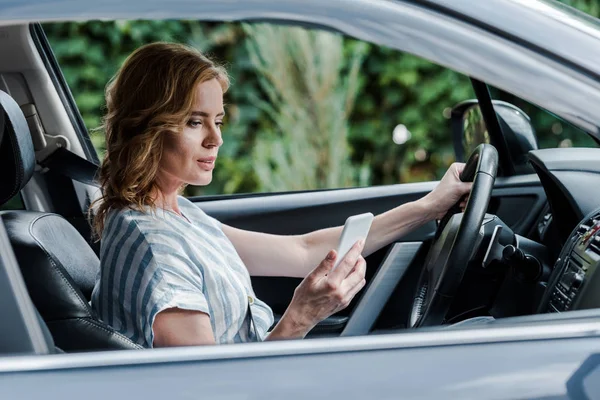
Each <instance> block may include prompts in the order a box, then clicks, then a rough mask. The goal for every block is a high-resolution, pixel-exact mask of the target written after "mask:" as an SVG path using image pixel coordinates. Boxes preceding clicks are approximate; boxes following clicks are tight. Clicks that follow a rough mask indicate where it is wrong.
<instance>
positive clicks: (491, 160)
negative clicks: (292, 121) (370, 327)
mask: <svg viewBox="0 0 600 400" xmlns="http://www.w3.org/2000/svg"><path fill="white" fill-rule="evenodd" d="M497 170H498V152H497V151H496V149H495V148H494V146H492V145H489V144H482V145H479V146H478V147H477V148H476V149H475V151H474V152H473V154H471V156H470V157H469V160H468V161H467V164H466V165H465V169H464V170H463V172H462V174H461V175H460V179H461V181H463V182H473V187H472V188H471V194H470V196H469V200H468V202H467V206H466V208H465V212H464V213H462V212H460V208H459V207H458V204H457V205H455V206H454V207H452V208H451V209H450V210H449V211H448V213H447V214H446V215H445V216H444V218H443V219H442V220H441V222H440V224H439V225H438V229H437V232H436V235H435V239H434V242H433V244H432V245H431V248H430V249H429V253H428V254H427V258H426V261H425V268H423V270H422V271H421V276H420V277H419V283H418V285H417V291H416V293H415V297H414V300H413V305H412V310H411V313H410V320H409V323H408V324H409V327H411V328H416V327H419V326H433V325H441V324H442V323H443V322H444V321H445V319H446V314H447V313H448V309H449V308H450V305H451V303H452V300H453V299H454V296H455V295H456V292H457V290H458V287H459V285H460V283H461V282H462V279H463V276H464V273H465V270H466V268H467V264H468V262H469V260H470V259H471V257H472V256H473V254H475V251H476V249H477V248H478V247H479V243H480V240H481V235H480V229H481V223H482V222H483V218H484V216H485V213H486V210H487V207H488V203H489V201H490V197H491V195H492V189H493V187H494V181H495V180H496V172H497Z"/></svg>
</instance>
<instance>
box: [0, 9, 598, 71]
mask: <svg viewBox="0 0 600 400" xmlns="http://www.w3.org/2000/svg"><path fill="white" fill-rule="evenodd" d="M397 2H404V3H411V4H415V5H418V6H421V7H426V8H431V9H436V10H438V11H441V12H444V13H447V14H450V15H453V16H456V17H458V18H460V19H464V20H468V21H469V22H471V23H474V24H476V25H479V26H485V27H487V28H488V29H492V30H494V31H496V32H497V33H500V34H502V35H505V36H507V37H510V38H512V39H517V41H519V42H521V43H527V44H528V45H530V46H533V47H536V48H537V49H538V50H542V51H547V52H552V53H554V54H556V55H558V56H560V57H561V58H562V59H563V60H565V61H568V62H570V63H574V64H577V66H578V67H579V68H584V69H586V70H587V72H588V73H589V74H592V75H594V76H595V78H599V77H600V52H598V51H597V49H598V46H599V45H600V22H599V20H597V19H595V18H592V17H590V16H588V15H586V14H585V13H582V12H579V11H578V10H575V9H574V8H572V7H569V6H566V5H564V4H562V3H559V2H557V1H555V0H485V1H472V0H412V1H410V0H407V1H398V0H396V1H390V0H330V1H328V2H322V1H321V0H280V1H273V2H270V3H266V2H264V1H260V0H230V1H219V0H169V1H164V0H128V1H122V0H103V1H97V0H77V1H74V0H0V16H1V17H0V25H10V24H15V23H27V22H44V21H84V20H92V19H102V20H107V19H108V20H115V19H191V18H193V19H201V20H219V21H227V20H244V19H256V18H262V19H274V20H276V19H280V20H295V21H298V22H306V23H311V22H314V23H317V24H318V23H319V20H318V18H314V17H315V15H314V12H313V10H315V9H327V10H328V11H329V12H330V14H331V15H333V16H335V18H336V19H338V20H339V21H341V22H344V21H346V22H350V21H352V20H353V18H355V16H356V14H355V13H354V12H353V11H356V10H357V9H359V10H360V9H362V10H366V9H368V10H369V13H371V15H372V16H374V17H376V15H377V13H386V11H387V10H388V6H389V3H397ZM351 27H352V26H351V25H350V26H346V27H345V28H347V29H344V27H341V29H340V30H341V31H343V32H344V33H346V34H349V35H351V36H352V35H353V32H352V29H351ZM363 39H364V38H363Z"/></svg>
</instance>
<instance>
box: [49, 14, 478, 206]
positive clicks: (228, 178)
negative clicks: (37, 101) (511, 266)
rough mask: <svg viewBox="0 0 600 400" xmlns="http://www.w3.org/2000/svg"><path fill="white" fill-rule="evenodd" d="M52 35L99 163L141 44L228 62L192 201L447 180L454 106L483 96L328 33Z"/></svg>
mask: <svg viewBox="0 0 600 400" xmlns="http://www.w3.org/2000/svg"><path fill="white" fill-rule="evenodd" d="M44 29H45V31H46V34H47V36H48V39H49V41H50V43H51V46H52V48H53V50H54V53H55V55H56V57H57V59H58V61H59V64H60V65H61V68H62V70H63V73H64V75H65V78H66V80H67V83H68V84H69V86H70V88H71V92H72V93H73V96H74V98H75V101H76V103H77V105H78V107H79V109H80V112H81V114H82V116H83V118H84V121H85V123H86V125H87V127H88V131H89V132H90V133H91V136H92V140H93V143H94V145H95V146H96V149H97V150H98V153H99V156H100V158H102V156H103V153H104V151H105V147H104V137H103V134H102V132H101V131H99V130H96V128H98V127H99V125H100V123H101V118H102V113H103V112H104V108H103V107H104V88H105V85H106V83H107V82H108V81H109V79H110V78H111V76H112V75H113V74H114V73H115V71H117V69H118V67H119V66H120V65H121V63H122V62H123V61H124V59H125V58H126V57H127V56H128V55H129V54H130V53H131V52H132V51H133V50H134V49H136V48H137V47H139V46H141V45H143V44H146V43H150V42H154V41H160V40H164V41H177V42H184V43H187V44H191V45H193V46H196V47H197V48H199V49H200V50H202V51H203V52H205V53H207V54H208V55H209V56H210V57H211V58H213V59H214V60H215V61H217V62H219V63H220V64H222V65H224V66H225V67H226V69H227V70H228V72H229V74H230V76H231V80H232V86H231V88H230V90H229V91H228V93H227V94H226V98H225V101H226V111H227V118H226V121H225V127H224V129H223V136H224V145H223V146H222V148H221V149H220V154H219V159H218V162H217V168H216V170H215V173H214V179H213V182H212V183H211V184H210V185H209V186H208V187H205V188H198V187H188V188H186V193H187V194H188V195H199V194H217V193H219V194H220V193H222V194H229V193H248V192H273V191H291V190H310V189H326V188H339V187H353V186H371V185H382V184H396V183H403V182H415V181H426V180H434V179H439V178H441V176H442V175H443V173H444V171H445V170H446V168H447V167H448V166H449V165H450V164H451V163H452V162H453V161H454V151H453V148H452V140H451V134H450V128H449V120H448V117H449V110H450V108H451V107H452V106H453V105H454V104H456V103H457V102H460V101H462V100H465V99H467V98H472V97H473V93H472V89H471V86H470V82H469V80H468V79H467V78H466V77H465V76H462V75H459V74H457V73H454V72H452V71H449V70H447V69H445V68H442V67H439V66H437V65H435V64H432V63H430V62H427V61H425V60H422V59H420V58H417V57H414V56H411V55H407V54H403V53H401V52H398V51H395V50H391V49H388V48H385V47H380V46H376V45H371V44H368V43H364V42H360V41H357V40H354V39H350V38H346V37H343V36H341V35H339V34H335V33H331V32H327V31H322V30H312V29H311V30H307V29H303V28H297V27H289V26H278V25H275V24H241V23H204V22H197V21H115V22H99V21H92V22H87V23H59V24H56V23H53V24H46V25H45V26H44Z"/></svg>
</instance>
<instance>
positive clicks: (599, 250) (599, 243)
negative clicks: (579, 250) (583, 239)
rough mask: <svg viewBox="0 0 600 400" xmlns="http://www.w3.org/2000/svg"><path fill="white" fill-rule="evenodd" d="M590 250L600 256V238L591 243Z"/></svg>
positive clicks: (595, 238) (595, 237) (597, 237)
mask: <svg viewBox="0 0 600 400" xmlns="http://www.w3.org/2000/svg"><path fill="white" fill-rule="evenodd" d="M588 250H590V251H592V252H594V253H596V254H597V255H598V256H600V236H594V238H593V239H592V240H591V241H590V244H589V246H588Z"/></svg>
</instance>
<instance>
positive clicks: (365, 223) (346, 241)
mask: <svg viewBox="0 0 600 400" xmlns="http://www.w3.org/2000/svg"><path fill="white" fill-rule="evenodd" d="M372 222H373V214H371V213H365V214H358V215H353V216H351V217H348V219H347V220H346V223H345V224H344V229H343V230H342V234H341V235H340V242H339V243H338V248H337V258H336V259H335V264H333V268H332V269H331V270H332V271H333V270H335V269H336V268H337V266H338V264H339V263H340V261H342V260H343V259H344V257H345V256H346V254H348V251H350V249H351V248H352V246H354V244H355V243H356V242H358V241H359V240H360V239H365V240H366V239H367V235H368V234H369V230H370V229H371V223H372Z"/></svg>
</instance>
